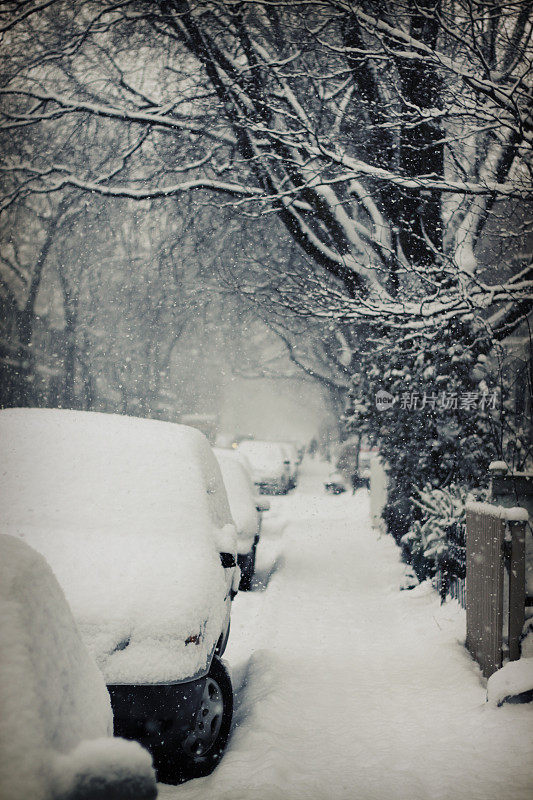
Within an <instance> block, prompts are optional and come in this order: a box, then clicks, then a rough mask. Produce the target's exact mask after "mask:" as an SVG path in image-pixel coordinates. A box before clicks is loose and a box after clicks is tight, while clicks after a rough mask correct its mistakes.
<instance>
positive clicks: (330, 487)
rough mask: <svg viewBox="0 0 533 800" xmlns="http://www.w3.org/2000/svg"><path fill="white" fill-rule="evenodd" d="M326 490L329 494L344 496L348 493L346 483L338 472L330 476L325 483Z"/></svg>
mask: <svg viewBox="0 0 533 800" xmlns="http://www.w3.org/2000/svg"><path fill="white" fill-rule="evenodd" d="M324 489H325V490H326V492H328V494H342V493H343V492H345V491H346V483H345V481H344V478H343V476H342V474H341V473H340V472H339V471H338V470H335V471H334V472H331V473H330V474H329V475H328V479H327V481H325V483H324Z"/></svg>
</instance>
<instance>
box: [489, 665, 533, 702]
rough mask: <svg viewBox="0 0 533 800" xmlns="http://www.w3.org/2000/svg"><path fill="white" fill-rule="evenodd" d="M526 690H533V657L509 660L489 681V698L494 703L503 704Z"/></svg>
mask: <svg viewBox="0 0 533 800" xmlns="http://www.w3.org/2000/svg"><path fill="white" fill-rule="evenodd" d="M524 692H533V658H520V659H519V660H518V661H508V662H507V664H505V665H504V666H503V667H502V668H501V669H499V670H497V672H494V673H493V674H492V675H491V676H490V678H489V680H488V682H487V700H488V701H489V703H491V704H492V705H498V706H501V705H502V703H504V702H505V701H506V700H509V698H513V697H516V696H517V695H519V694H523V693H524ZM530 699H533V697H532V698H530Z"/></svg>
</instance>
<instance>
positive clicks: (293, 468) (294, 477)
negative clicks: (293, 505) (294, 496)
mask: <svg viewBox="0 0 533 800" xmlns="http://www.w3.org/2000/svg"><path fill="white" fill-rule="evenodd" d="M279 444H280V445H281V447H282V448H283V451H284V453H285V457H286V458H287V460H288V462H289V480H290V488H291V489H294V488H295V487H296V484H297V483H298V468H299V466H300V461H301V459H300V456H299V454H298V447H297V446H296V445H295V444H294V442H280V443H279Z"/></svg>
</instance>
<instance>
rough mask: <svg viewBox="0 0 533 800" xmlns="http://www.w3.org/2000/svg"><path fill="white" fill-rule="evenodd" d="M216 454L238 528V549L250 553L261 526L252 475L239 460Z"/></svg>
mask: <svg viewBox="0 0 533 800" xmlns="http://www.w3.org/2000/svg"><path fill="white" fill-rule="evenodd" d="M215 455H216V458H217V461H218V464H219V466H220V469H221V472H222V478H223V479H224V485H225V487H226V491H227V494H228V500H229V505H230V510H231V515H232V517H233V519H234V521H235V525H236V528H237V550H238V552H239V553H248V551H249V550H250V549H251V547H252V545H253V543H254V538H255V535H256V533H257V531H258V528H259V515H258V513H257V509H256V505H255V490H254V486H253V484H252V480H251V478H250V476H249V475H248V474H247V472H246V469H245V468H244V467H243V465H242V464H241V463H239V461H237V460H236V459H235V458H232V457H231V456H227V455H225V454H224V453H220V451H215Z"/></svg>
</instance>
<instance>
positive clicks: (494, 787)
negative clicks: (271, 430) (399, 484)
mask: <svg viewBox="0 0 533 800" xmlns="http://www.w3.org/2000/svg"><path fill="white" fill-rule="evenodd" d="M326 474H327V468H326V467H325V466H324V465H322V464H317V463H314V462H306V463H305V464H304V471H303V474H302V478H301V482H300V486H299V487H298V489H297V490H296V491H295V492H294V493H293V494H292V495H289V496H288V497H285V498H275V499H274V502H273V504H272V506H273V508H272V512H270V513H271V517H272V519H271V520H270V521H269V523H268V524H267V525H266V526H265V533H264V538H263V541H262V544H261V552H260V554H259V555H260V557H259V570H261V568H263V569H264V570H265V571H266V572H268V566H269V560H270V563H271V562H272V561H274V560H275V558H276V555H277V554H278V553H279V557H278V558H277V566H276V570H275V571H274V572H273V574H272V576H271V578H270V581H269V582H268V585H267V586H266V589H265V590H264V591H255V592H252V593H248V594H240V595H239V596H238V598H237V600H236V602H235V607H234V615H233V619H232V633H231V637H230V647H229V648H228V651H227V654H226V658H227V661H228V663H229V665H230V667H231V669H232V675H233V681H234V684H235V688H236V693H237V708H236V713H235V730H234V732H233V736H232V739H231V741H230V744H229V748H228V751H227V753H226V755H225V756H224V758H223V760H222V763H221V764H220V766H219V767H218V768H217V770H216V771H215V773H214V774H213V775H211V776H209V777H208V778H204V779H202V780H199V781H194V782H191V783H189V784H186V785H184V786H179V787H163V786H161V791H160V797H162V798H164V799H165V800H168V799H169V798H173V800H189V799H190V798H191V799H192V798H198V800H200V798H201V800H212V799H213V800H215V798H216V799H217V800H218V799H219V798H220V799H221V800H222V798H224V799H226V798H227V800H229V799H230V798H232V799H233V800H275V798H280V800H281V798H287V800H300V798H301V800H304V798H305V800H326V798H327V799H328V800H344V799H346V800H353V799H354V798H358V799H359V800H408V798H409V799H410V800H411V799H412V800H418V798H420V800H426V798H428V799H429V798H431V799H433V798H435V800H441V799H442V800H444V798H446V799H448V798H450V800H451V799H452V798H454V799H455V798H461V799H462V798H464V799H465V800H474V799H475V798H479V799H480V800H492V798H494V800H502V798H507V800H522V798H523V799H524V800H525V799H526V798H528V800H529V798H531V796H532V795H533V764H532V758H531V755H532V752H533V706H532V705H527V706H504V707H502V708H499V709H497V708H492V707H489V706H488V705H487V704H486V703H485V689H484V687H483V685H482V682H481V679H480V677H479V673H478V671H477V668H476V666H475V665H474V664H473V662H472V661H471V660H470V658H469V656H468V654H467V652H466V651H465V650H464V648H463V647H462V646H461V644H460V643H458V641H459V640H463V639H464V622H463V616H462V614H461V613H460V612H459V611H458V610H457V607H456V606H455V604H451V605H449V606H445V607H444V608H441V607H440V606H439V601H438V598H437V596H436V595H435V593H434V592H429V591H427V587H425V586H423V587H419V588H418V589H415V590H413V591H410V592H400V591H399V590H398V585H399V582H400V578H401V576H402V573H403V570H402V565H401V564H400V562H399V558H398V550H397V548H396V546H395V545H394V543H393V541H392V539H391V538H390V537H386V536H382V537H381V538H379V537H378V535H377V533H376V532H375V531H373V530H372V529H371V528H370V524H369V517H368V497H367V494H366V492H364V491H360V492H358V493H357V494H356V495H355V496H352V495H348V494H346V495H341V496H339V497H332V496H328V495H326V494H325V493H324V492H323V489H322V481H323V480H324V477H325V475H326Z"/></svg>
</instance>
